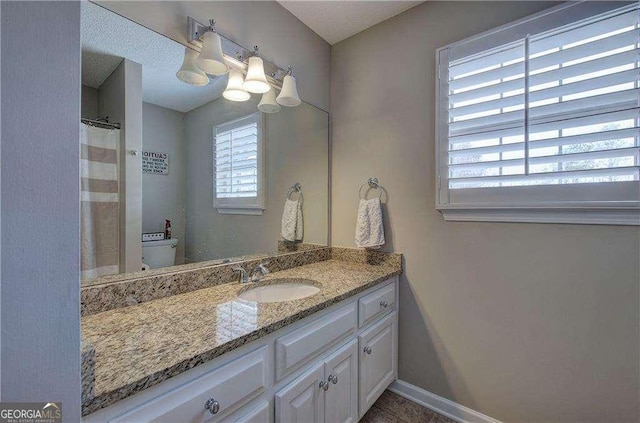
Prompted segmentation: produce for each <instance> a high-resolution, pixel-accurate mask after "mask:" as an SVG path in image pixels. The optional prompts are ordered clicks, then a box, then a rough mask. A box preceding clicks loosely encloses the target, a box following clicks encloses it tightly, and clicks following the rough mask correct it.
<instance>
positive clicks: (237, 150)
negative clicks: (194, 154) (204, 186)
mask: <svg viewBox="0 0 640 423" xmlns="http://www.w3.org/2000/svg"><path fill="white" fill-rule="evenodd" d="M213 136H214V140H213V144H214V148H213V163H214V172H213V191H214V193H213V206H214V207H215V208H217V209H218V212H219V213H224V214H262V210H263V209H264V192H263V185H264V181H263V177H262V151H263V145H262V143H263V136H262V114H261V113H260V112H258V113H254V114H251V115H249V116H245V117H243V118H240V119H236V120H234V121H231V122H226V123H223V124H220V125H217V126H216V127H215V128H214V131H213Z"/></svg>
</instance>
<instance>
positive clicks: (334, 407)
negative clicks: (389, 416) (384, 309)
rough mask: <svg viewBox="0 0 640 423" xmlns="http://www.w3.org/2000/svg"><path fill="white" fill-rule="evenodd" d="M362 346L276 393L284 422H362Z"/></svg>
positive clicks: (350, 345) (348, 349) (351, 346)
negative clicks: (360, 370) (359, 385)
mask: <svg viewBox="0 0 640 423" xmlns="http://www.w3.org/2000/svg"><path fill="white" fill-rule="evenodd" d="M357 360H358V343H357V342H356V340H352V341H350V342H349V343H348V344H347V345H345V346H343V347H342V348H340V349H339V350H338V351H337V352H336V353H335V354H333V355H332V356H330V357H329V358H327V359H326V360H325V361H324V362H323V363H319V364H317V365H316V366H314V367H313V369H311V370H310V371H309V372H307V373H305V374H304V375H303V376H301V377H300V378H298V379H296V380H294V381H293V382H291V383H290V384H289V385H287V386H286V387H284V388H283V389H282V390H280V391H279V392H277V393H276V421H277V422H280V423H295V422H304V423H306V422H309V423H325V422H326V423H355V422H357V421H358V400H357V396H358V394H357V392H358V361H357Z"/></svg>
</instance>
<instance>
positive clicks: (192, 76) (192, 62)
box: [176, 47, 209, 87]
mask: <svg viewBox="0 0 640 423" xmlns="http://www.w3.org/2000/svg"><path fill="white" fill-rule="evenodd" d="M196 57H198V52H197V51H194V50H191V49H190V48H189V47H186V48H185V49H184V60H183V61H182V66H181V67H180V70H179V71H178V72H176V76H177V77H178V79H179V80H180V81H182V82H186V83H187V84H190V85H197V86H199V87H202V86H204V85H207V84H208V83H209V77H208V76H207V74H206V73H204V72H202V70H200V68H199V67H198V66H196Z"/></svg>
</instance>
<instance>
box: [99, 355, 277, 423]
mask: <svg viewBox="0 0 640 423" xmlns="http://www.w3.org/2000/svg"><path fill="white" fill-rule="evenodd" d="M267 368H268V367H267V348H266V347H262V348H259V349H258V350H256V351H254V352H252V353H250V354H247V355H245V356H244V357H242V358H239V359H237V360H235V361H232V362H231V363H229V364H227V365H224V366H222V367H220V368H219V369H216V370H214V371H212V372H208V373H206V374H204V375H202V376H200V377H198V378H196V379H195V380H193V381H191V382H189V383H186V384H184V385H183V386H181V387H179V388H177V389H174V390H172V391H170V392H168V393H166V394H165V395H161V396H159V397H158V398H155V399H153V400H151V401H149V402H147V403H146V404H143V405H141V406H139V407H136V408H134V409H133V410H131V411H130V412H128V413H125V414H123V415H122V416H120V417H118V418H115V419H111V420H109V422H114V423H116V422H118V423H120V422H122V423H125V422H142V421H153V422H158V423H160V422H166V423H175V422H206V421H209V420H210V419H211V418H212V417H214V416H216V417H217V418H218V419H221V418H223V417H225V416H226V415H229V414H230V413H232V412H233V411H235V410H237V409H238V408H239V407H240V406H242V405H244V404H246V403H247V402H248V401H250V400H251V399H253V398H256V397H257V396H258V395H260V393H262V392H264V390H265V389H266V388H267ZM203 404H204V405H206V406H207V408H205V407H204V406H203ZM214 411H215V413H214Z"/></svg>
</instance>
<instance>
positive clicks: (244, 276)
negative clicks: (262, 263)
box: [231, 266, 249, 283]
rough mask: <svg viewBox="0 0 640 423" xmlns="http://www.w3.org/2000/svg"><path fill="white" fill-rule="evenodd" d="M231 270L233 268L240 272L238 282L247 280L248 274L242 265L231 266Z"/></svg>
mask: <svg viewBox="0 0 640 423" xmlns="http://www.w3.org/2000/svg"><path fill="white" fill-rule="evenodd" d="M231 270H233V271H234V272H240V279H239V282H240V283H247V282H249V275H248V273H247V271H246V270H244V267H242V266H236V267H233V268H231Z"/></svg>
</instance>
